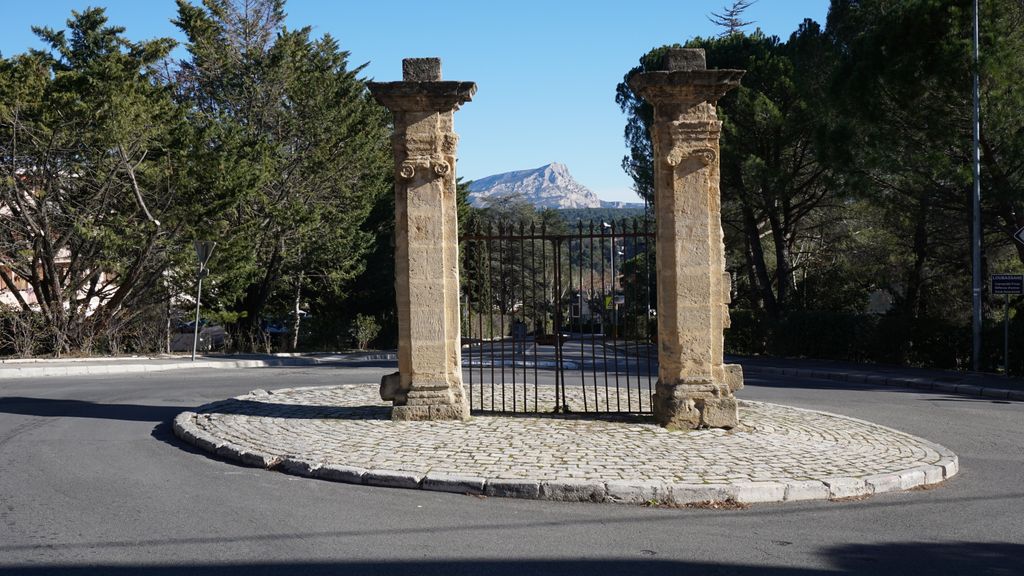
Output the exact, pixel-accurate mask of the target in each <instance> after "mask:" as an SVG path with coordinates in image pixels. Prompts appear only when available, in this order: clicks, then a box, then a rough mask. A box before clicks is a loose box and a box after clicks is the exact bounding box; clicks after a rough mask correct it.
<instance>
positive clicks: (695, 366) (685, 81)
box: [629, 49, 743, 429]
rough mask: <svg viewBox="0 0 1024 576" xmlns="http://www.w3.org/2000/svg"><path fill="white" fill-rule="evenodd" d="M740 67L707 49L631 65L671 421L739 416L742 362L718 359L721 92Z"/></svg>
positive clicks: (722, 295)
mask: <svg viewBox="0 0 1024 576" xmlns="http://www.w3.org/2000/svg"><path fill="white" fill-rule="evenodd" d="M742 76H743V71H742V70H707V69H706V65H705V60H704V50H701V49H674V50H670V51H669V52H668V53H667V54H666V55H665V57H664V60H663V61H662V66H661V70H657V71H650V72H639V73H636V74H634V75H633V76H632V77H631V78H630V79H629V83H630V86H631V87H632V89H633V91H634V92H636V93H637V94H638V95H640V96H641V97H642V98H644V99H645V100H647V101H648V102H649V103H650V104H651V105H652V106H653V107H654V124H653V126H651V138H652V141H653V144H654V189H655V192H654V194H655V198H654V209H655V215H656V219H657V239H656V242H657V269H658V272H657V274H658V363H659V368H658V384H657V389H656V392H655V394H654V398H653V401H652V404H653V406H654V416H655V419H656V420H657V421H658V423H659V424H661V425H662V426H666V427H668V428H677V429H693V428H700V427H713V428H732V427H733V426H736V425H737V424H738V422H739V414H738V411H737V407H736V398H735V396H734V395H733V392H734V391H735V390H738V389H739V388H741V387H742V386H743V373H742V370H741V369H740V366H738V365H727V364H723V356H722V355H723V334H722V331H723V330H724V329H725V328H726V327H728V325H729V310H728V304H729V301H730V281H729V277H728V274H727V273H726V272H725V247H724V244H723V240H722V216H721V194H720V190H719V157H718V153H719V152H718V138H719V134H720V133H721V128H722V123H721V122H720V121H719V120H718V116H717V114H716V113H715V104H716V103H717V101H718V99H719V98H721V97H722V96H723V95H725V93H726V92H728V91H729V90H731V89H733V88H735V87H737V86H739V83H740V78H741V77H742Z"/></svg>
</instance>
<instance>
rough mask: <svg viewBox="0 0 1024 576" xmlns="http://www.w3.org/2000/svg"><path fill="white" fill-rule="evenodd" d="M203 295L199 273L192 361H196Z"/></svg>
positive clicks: (201, 276) (201, 277)
mask: <svg viewBox="0 0 1024 576" xmlns="http://www.w3.org/2000/svg"><path fill="white" fill-rule="evenodd" d="M202 294H203V275H202V270H200V272H199V287H198V288H196V326H195V332H194V333H193V334H192V361H193V362H195V361H196V344H197V343H198V342H199V298H200V296H202Z"/></svg>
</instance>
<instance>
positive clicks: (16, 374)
mask: <svg viewBox="0 0 1024 576" xmlns="http://www.w3.org/2000/svg"><path fill="white" fill-rule="evenodd" d="M394 359H395V353H394V352H387V351H384V352H333V353H316V354H233V355H211V356H196V359H195V361H194V362H193V361H192V360H191V357H190V356H187V355H167V354H161V355H156V356H124V357H92V358H61V359H51V358H30V359H13V360H4V361H0V380H3V379H9V378H41V377H50V376H86V375H97V374H130V373H137V372H163V371H166V370H195V369H200V368H202V369H211V368H212V369H218V368H266V367H271V366H316V365H321V364H343V363H346V362H360V361H368V360H394Z"/></svg>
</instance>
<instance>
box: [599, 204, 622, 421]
mask: <svg viewBox="0 0 1024 576" xmlns="http://www.w3.org/2000/svg"><path fill="white" fill-rule="evenodd" d="M605 224H607V223H606V222H601V305H602V306H603V307H604V309H603V310H602V311H601V314H602V316H601V317H602V319H603V320H602V322H601V324H602V328H603V329H604V330H603V331H604V341H603V342H602V343H601V344H602V346H601V349H602V352H601V354H602V357H603V359H604V387H605V388H608V331H609V329H613V327H612V323H611V322H609V321H608V320H610V319H611V316H610V315H609V314H608V310H609V306H608V305H609V304H611V305H612V306H615V294H614V291H615V289H614V283H612V286H613V288H612V289H611V292H612V294H611V300H608V297H609V290H608V287H607V286H605V278H607V276H608V269H607V267H606V266H605V262H607V260H605V257H604V248H605V246H606V245H607V243H606V242H605V240H607V239H608V233H607V232H606V230H610V229H611V227H612V226H614V223H613V224H608V225H607V226H605ZM614 249H615V246H614V245H613V246H612V247H611V248H610V250H614ZM609 254H611V252H609ZM612 354H613V360H614V362H615V365H616V369H617V367H618V363H619V361H618V356H617V355H615V341H614V340H612ZM610 408H611V407H610V406H609V409H610ZM615 411H616V412H621V411H622V398H620V397H619V380H618V377H617V376H616V379H615Z"/></svg>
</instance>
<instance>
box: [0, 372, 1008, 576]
mask: <svg viewBox="0 0 1024 576" xmlns="http://www.w3.org/2000/svg"><path fill="white" fill-rule="evenodd" d="M392 370H393V368H392V367H390V366H388V363H377V364H374V363H370V364H369V365H368V366H364V367H352V366H349V367H333V366H321V367H293V368H263V369H248V370H216V371H209V372H195V371H174V372H164V373H151V374H146V375H126V376H107V377H77V378H60V379H53V378H50V379H36V380H30V381H29V380H9V381H0V576H3V575H7V574H28V575H36V574H71V575H79V574H113V575H121V574H136V573H145V574H157V575H163V574H215V575H220V574H244V575H246V576H253V575H257V574H281V573H301V574H303V575H304V576H308V575H313V574H445V575H459V574H487V575H488V576H499V575H504V574H516V575H520V574H534V573H548V574H616V575H622V574H737V575H748V574H750V575H752V574H768V575H775V574H882V573H891V574H908V573H920V574H929V575H932V574H1024V485H1022V481H1024V403H1008V402H1003V401H992V400H988V399H980V398H964V397H956V396H947V395H943V394H936V393H929V392H921V391H911V390H903V389H895V388H889V387H878V388H875V387H871V386H863V385H854V384H847V383H839V382H834V381H828V380H814V379H793V378H788V377H780V378H769V377H765V378H758V377H749V378H748V387H747V388H746V389H745V390H743V391H741V392H740V396H741V397H742V398H748V399H754V400H767V401H773V402H779V403H785V404H789V405H793V406H798V407H804V408H813V409H821V410H826V411H830V412H836V413H840V414H845V415H849V416H853V417H857V418H863V419H866V420H870V421H872V422H876V423H879V424H883V425H888V426H892V427H894V428H898V429H900V430H903V431H906V432H909V433H912V434H916V435H919V436H922V437H924V438H927V439H929V440H933V441H936V442H938V443H940V444H943V445H945V446H947V447H949V448H951V449H952V450H953V451H955V452H957V453H958V454H959V456H960V470H961V471H960V474H959V475H958V476H956V477H955V478H953V479H952V480H951V481H950V482H948V483H947V484H946V485H945V486H941V487H939V488H936V489H932V490H925V491H914V492H908V493H900V494H887V495H880V496H876V497H873V498H870V499H867V500H862V501H853V502H816V503H796V504H777V505H772V504H769V505H758V506H753V507H751V508H749V509H745V510H701V509H656V508H641V507H630V506H617V505H609V504H604V505H601V504H571V503H556V502H542V501H528V500H510V499H499V498H477V497H470V496H459V495H451V494H443V493H437V492H425V491H409V490H396V489H386V488H371V487H363V486H352V485H345V484H334V483H329V482H323V481H317V480H311V479H305V478H298V477H293V476H288V475H285V474H282V473H277V472H267V471H262V470H255V469H247V468H241V467H238V466H236V465H234V464H229V463H226V462H222V461H219V460H217V459H214V458H211V457H208V456H206V455H204V454H200V453H197V452H195V451H194V450H193V449H191V448H190V447H188V446H186V445H184V444H182V443H181V442H179V441H177V440H176V439H175V438H174V437H173V435H172V434H171V433H170V430H169V426H168V422H169V421H170V420H171V419H172V418H173V416H174V415H175V414H177V413H178V412H179V411H181V410H182V409H184V408H188V407H192V406H196V405H199V404H203V403H205V402H208V401H212V400H217V399H221V398H225V397H227V396H232V395H236V394H240V393H244V392H247V391H249V390H251V389H254V388H281V387H290V386H314V385H329V384H338V383H357V382H376V381H378V380H379V377H380V375H381V374H383V373H385V372H389V371H392ZM782 378H785V379H784V380H783V379H782Z"/></svg>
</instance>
